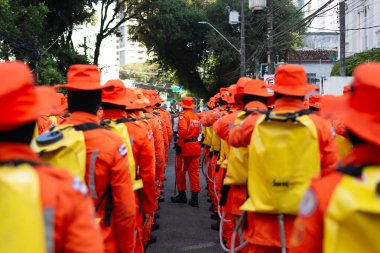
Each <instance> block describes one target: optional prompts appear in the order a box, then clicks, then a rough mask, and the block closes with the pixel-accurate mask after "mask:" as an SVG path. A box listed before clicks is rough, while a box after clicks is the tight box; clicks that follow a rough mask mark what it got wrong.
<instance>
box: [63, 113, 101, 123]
mask: <svg viewBox="0 0 380 253" xmlns="http://www.w3.org/2000/svg"><path fill="white" fill-rule="evenodd" d="M82 123H96V124H100V120H99V119H98V117H97V116H96V115H93V114H91V113H87V112H73V113H72V114H71V115H70V117H69V118H67V120H65V122H64V124H73V125H77V124H82Z"/></svg>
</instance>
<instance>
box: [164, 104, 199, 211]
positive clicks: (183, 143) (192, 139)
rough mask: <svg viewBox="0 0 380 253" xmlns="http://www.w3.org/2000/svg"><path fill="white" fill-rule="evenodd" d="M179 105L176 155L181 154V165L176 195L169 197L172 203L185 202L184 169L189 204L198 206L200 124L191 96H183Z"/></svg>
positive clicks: (177, 174)
mask: <svg viewBox="0 0 380 253" xmlns="http://www.w3.org/2000/svg"><path fill="white" fill-rule="evenodd" d="M179 106H181V107H182V108H183V111H182V112H181V113H180V114H179V118H178V142H177V146H176V153H177V155H180V156H181V160H182V162H183V166H182V167H181V169H179V170H177V173H176V178H177V188H178V195H177V196H175V197H171V201H172V202H173V203H186V202H187V197H186V171H187V172H188V174H189V179H190V191H191V199H190V201H189V205H191V206H193V207H198V193H199V192H200V190H201V187H200V178H199V157H200V155H201V145H200V143H199V141H198V137H199V135H200V133H201V124H200V121H199V118H198V116H197V115H196V114H195V113H194V112H193V108H194V107H195V105H194V104H193V99H192V98H191V97H184V98H183V100H182V102H179Z"/></svg>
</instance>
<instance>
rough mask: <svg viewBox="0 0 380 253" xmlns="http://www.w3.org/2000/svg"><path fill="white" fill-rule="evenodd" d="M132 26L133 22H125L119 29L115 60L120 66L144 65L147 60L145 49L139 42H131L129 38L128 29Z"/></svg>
mask: <svg viewBox="0 0 380 253" xmlns="http://www.w3.org/2000/svg"><path fill="white" fill-rule="evenodd" d="M134 24H135V22H134V21H127V22H126V23H124V24H123V25H122V26H121V27H120V29H119V31H120V34H121V36H120V38H118V39H117V60H118V62H119V64H120V65H124V64H129V63H144V62H146V61H147V60H148V53H147V49H146V47H145V46H144V45H143V44H141V43H140V42H136V41H131V40H130V38H129V35H128V29H129V27H130V26H131V25H134Z"/></svg>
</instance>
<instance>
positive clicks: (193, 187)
mask: <svg viewBox="0 0 380 253" xmlns="http://www.w3.org/2000/svg"><path fill="white" fill-rule="evenodd" d="M176 158H177V168H176V170H177V171H176V177H177V188H178V191H186V171H187V173H188V174H189V181H190V191H191V192H200V191H201V185H200V178H199V156H176Z"/></svg>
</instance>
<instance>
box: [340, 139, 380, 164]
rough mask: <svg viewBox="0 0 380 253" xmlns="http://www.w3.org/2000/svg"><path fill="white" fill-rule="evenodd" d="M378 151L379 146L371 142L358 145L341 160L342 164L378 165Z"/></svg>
mask: <svg viewBox="0 0 380 253" xmlns="http://www.w3.org/2000/svg"><path fill="white" fill-rule="evenodd" d="M379 153H380V147H378V146H375V145H371V144H362V145H358V146H355V147H354V148H353V149H352V151H351V153H350V154H348V155H347V156H346V157H345V158H344V159H343V160H342V164H344V165H349V164H354V165H368V164H369V165H380V156H379Z"/></svg>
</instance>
